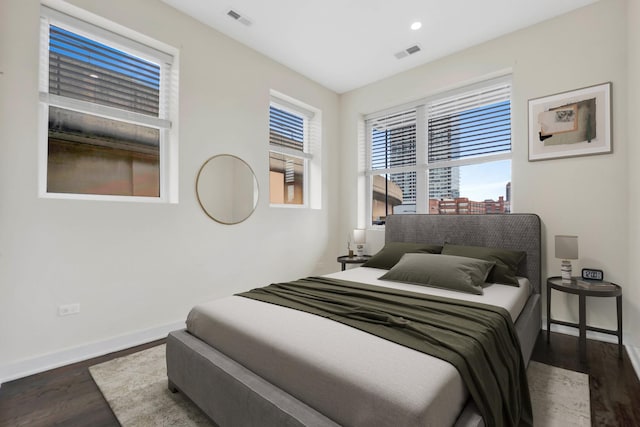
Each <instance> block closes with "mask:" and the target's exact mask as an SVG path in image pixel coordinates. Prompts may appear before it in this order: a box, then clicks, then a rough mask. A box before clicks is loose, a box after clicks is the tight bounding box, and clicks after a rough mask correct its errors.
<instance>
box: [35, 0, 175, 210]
mask: <svg viewBox="0 0 640 427" xmlns="http://www.w3.org/2000/svg"><path fill="white" fill-rule="evenodd" d="M41 31H42V37H41V40H42V41H41V60H40V103H41V111H42V122H41V126H42V129H43V132H42V134H43V142H42V144H41V145H42V149H41V158H42V161H41V162H40V194H41V195H43V196H48V197H73V198H94V199H119V200H123V199H129V200H134V199H135V200H141V198H143V199H150V200H163V201H176V196H177V194H175V192H174V194H170V193H171V192H170V191H169V189H170V187H171V188H175V187H176V185H175V183H173V182H171V180H172V179H173V180H175V179H177V171H176V170H175V167H174V165H176V164H177V159H176V158H175V156H173V157H172V158H169V157H170V153H171V152H172V151H173V152H175V150H171V148H170V147H171V145H172V143H175V142H173V141H171V140H170V137H172V136H174V135H172V132H171V127H172V126H171V122H172V121H171V119H172V118H173V119H174V118H175V117H174V116H175V111H174V109H173V108H172V102H171V100H170V98H169V92H170V90H169V89H170V87H171V82H172V81H173V80H174V76H173V72H174V71H173V68H172V67H173V59H174V58H173V56H172V55H170V54H168V53H165V52H163V51H159V50H156V49H155V48H152V47H149V46H148V45H145V44H142V43H139V42H136V41H133V40H132V39H129V38H125V37H123V36H120V35H117V34H115V33H113V32H111V31H107V30H105V29H104V28H101V27H98V26H94V25H93V24H90V23H87V22H84V21H80V20H78V19H75V18H73V17H70V16H69V15H66V14H63V13H60V12H58V11H55V10H53V9H49V8H47V7H44V6H43V8H42V30H41ZM45 135H46V136H45ZM173 139H175V138H173ZM123 196H128V197H123Z"/></svg>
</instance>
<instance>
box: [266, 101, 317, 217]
mask: <svg viewBox="0 0 640 427" xmlns="http://www.w3.org/2000/svg"><path fill="white" fill-rule="evenodd" d="M272 106H273V107H275V108H278V109H280V110H283V111H285V112H287V113H290V114H293V115H296V116H298V117H301V118H302V119H303V127H304V128H303V135H304V140H303V151H299V150H294V149H291V148H288V147H282V146H279V145H276V144H271V143H269V153H272V152H274V153H278V154H284V155H287V156H290V157H296V158H298V159H302V160H303V176H302V191H303V194H302V203H301V204H292V203H270V204H269V206H270V207H275V208H293V209H305V208H312V209H319V208H320V198H321V196H320V193H321V187H320V182H321V179H320V169H321V168H320V158H321V149H320V145H321V123H322V112H321V111H320V110H319V109H317V108H315V107H312V106H310V105H307V104H305V103H303V102H301V101H298V100H296V99H294V98H292V97H290V96H287V95H284V94H282V93H280V92H276V91H274V90H272V91H271V94H270V101H269V107H272ZM269 191H271V187H269Z"/></svg>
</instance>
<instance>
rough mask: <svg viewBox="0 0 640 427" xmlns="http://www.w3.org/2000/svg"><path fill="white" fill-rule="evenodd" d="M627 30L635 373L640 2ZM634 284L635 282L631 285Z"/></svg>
mask: <svg viewBox="0 0 640 427" xmlns="http://www.w3.org/2000/svg"><path fill="white" fill-rule="evenodd" d="M628 4H629V6H628V7H629V9H628V11H627V30H628V36H629V40H628V46H627V52H628V55H629V58H628V60H629V69H628V79H629V86H628V92H627V93H628V95H627V98H628V101H629V102H628V110H627V117H626V118H627V121H628V125H629V133H628V141H629V144H628V145H629V151H628V161H627V163H628V164H627V167H628V170H629V178H628V181H629V226H628V227H629V230H628V232H629V258H628V265H627V272H628V273H627V274H628V276H627V277H628V280H629V282H628V283H629V286H627V287H626V288H625V298H626V305H625V309H626V310H627V313H628V314H627V316H626V320H627V324H626V327H627V330H628V331H629V333H628V334H627V335H628V337H629V338H630V339H629V341H630V342H631V343H633V344H634V345H635V346H636V349H635V354H636V372H640V348H638V347H640V329H639V328H638V327H637V326H638V325H640V314H639V313H640V283H638V280H637V277H638V272H637V270H636V268H637V267H638V265H640V167H639V166H640V121H639V120H638V117H640V1H639V0H629V2H628ZM632 281H634V282H635V283H632Z"/></svg>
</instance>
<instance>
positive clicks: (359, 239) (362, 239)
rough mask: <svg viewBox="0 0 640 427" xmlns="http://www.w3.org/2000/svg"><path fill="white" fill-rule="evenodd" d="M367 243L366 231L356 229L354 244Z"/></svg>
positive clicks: (354, 231)
mask: <svg viewBox="0 0 640 427" xmlns="http://www.w3.org/2000/svg"><path fill="white" fill-rule="evenodd" d="M366 241H367V238H366V234H365V230H363V229H361V228H356V229H355V230H353V243H355V244H358V243H360V244H362V243H366Z"/></svg>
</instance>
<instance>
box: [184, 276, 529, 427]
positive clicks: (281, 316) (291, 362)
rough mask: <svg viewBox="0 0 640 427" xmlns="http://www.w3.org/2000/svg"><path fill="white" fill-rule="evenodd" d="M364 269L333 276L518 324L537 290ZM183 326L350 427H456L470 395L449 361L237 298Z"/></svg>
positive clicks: (206, 308) (205, 309)
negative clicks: (451, 287)
mask: <svg viewBox="0 0 640 427" xmlns="http://www.w3.org/2000/svg"><path fill="white" fill-rule="evenodd" d="M384 272H385V270H378V269H373V268H366V267H359V268H355V269H349V270H346V271H344V272H340V273H335V274H330V275H328V277H333V278H339V279H344V280H351V281H357V282H362V283H368V284H373V285H378V286H388V287H392V288H396V289H404V290H409V291H414V292H421V293H429V294H433V295H439V296H446V297H451V298H457V299H465V300H469V301H478V302H484V303H489V304H493V305H498V306H501V307H503V308H505V309H507V310H508V311H509V313H510V314H511V316H512V318H513V320H514V321H515V319H516V318H517V316H518V314H519V313H520V311H521V310H522V308H523V307H524V305H525V303H526V301H527V298H528V297H529V295H530V293H531V286H530V284H529V282H528V280H526V279H520V284H521V286H520V287H518V288H516V287H513V286H504V285H497V284H493V285H489V286H487V287H486V288H485V289H484V295H471V294H465V293H460V292H453V291H446V290H441V289H435V288H426V287H421V286H416V285H411V284H404V283H396V282H388V281H381V280H378V277H380V276H381V275H382V274H384ZM187 329H188V331H189V332H190V333H192V334H193V335H195V336H197V337H198V338H200V339H201V340H203V341H204V342H206V343H207V344H209V345H211V346H212V347H214V348H216V349H218V350H219V351H221V352H222V353H224V354H226V355H227V356H229V357H231V358H232V359H234V360H236V361H237V362H239V363H240V364H242V365H244V366H245V367H246V368H248V369H250V370H251V371H253V372H254V373H256V374H258V375H259V376H261V377H263V378H264V379H265V380H267V381H269V382H271V383H272V384H274V385H276V386H277V387H279V388H281V389H282V390H284V391H286V392H288V393H289V394H291V395H292V396H294V397H296V398H298V399H299V400H301V401H302V402H304V403H306V404H307V405H309V406H311V407H312V408H314V409H316V410H318V411H319V412H321V413H322V414H324V415H326V416H327V417H329V418H331V419H332V420H334V421H335V422H337V423H338V424H341V425H345V426H371V425H376V426H399V425H402V426H425V425H426V426H431V425H433V426H442V425H452V424H453V423H454V422H455V420H456V418H457V416H458V414H459V413H460V411H461V410H462V408H463V407H464V405H465V403H466V401H467V398H468V392H467V390H466V388H465V386H464V383H463V382H462V379H461V378H460V376H459V375H458V372H457V370H456V369H455V368H454V367H453V366H452V365H450V364H448V363H447V362H444V361H442V360H440V359H437V358H434V357H432V356H429V355H426V354H423V353H421V352H418V351H415V350H412V349H409V348H406V347H403V346H400V345H397V344H395V343H392V342H390V341H387V340H384V339H382V338H379V337H376V336H374V335H370V334H368V333H366V332H363V331H360V330H357V329H354V328H351V327H349V326H346V325H343V324H340V323H337V322H334V321H332V320H329V319H325V318H322V317H319V316H315V315H312V314H309V313H305V312H301V311H297V310H293V309H288V308H284V307H280V306H276V305H273V304H268V303H263V302H259V301H255V300H251V299H248V298H243V297H238V296H231V297H226V298H222V299H219V300H215V301H211V302H208V303H205V304H202V305H198V306H196V307H194V308H193V310H192V311H191V312H190V313H189V316H188V318H187Z"/></svg>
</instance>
